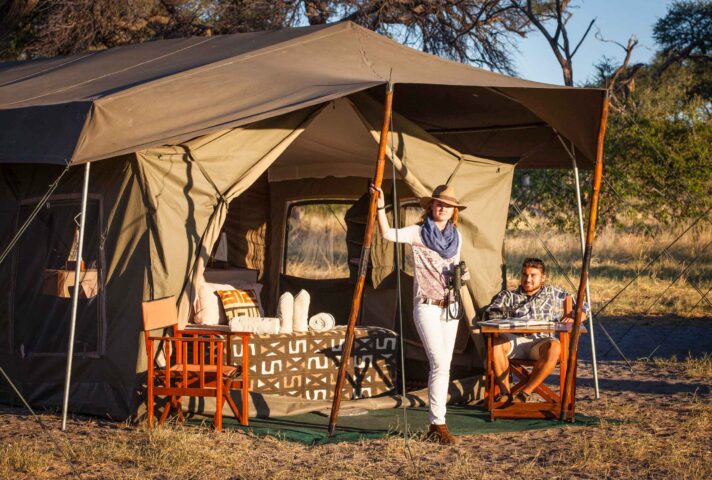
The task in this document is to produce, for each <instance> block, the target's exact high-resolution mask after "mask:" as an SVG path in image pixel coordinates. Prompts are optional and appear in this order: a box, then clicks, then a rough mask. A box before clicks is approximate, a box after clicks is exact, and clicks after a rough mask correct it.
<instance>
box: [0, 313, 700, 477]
mask: <svg viewBox="0 0 712 480" xmlns="http://www.w3.org/2000/svg"><path fill="white" fill-rule="evenodd" d="M627 326H628V324H626V323H625V322H622V323H621V322H612V323H611V329H612V330H613V333H615V334H622V333H623V332H625V331H626V329H627ZM631 332H633V333H630V332H629V333H628V334H626V336H625V338H626V339H627V340H625V341H626V342H628V346H627V349H626V350H625V351H626V354H627V356H628V357H629V358H630V359H631V361H632V364H631V365H632V368H631V367H629V366H628V365H627V363H626V362H625V361H623V360H616V359H613V358H614V357H613V356H612V355H608V356H604V358H603V360H602V361H601V362H600V365H599V375H600V379H601V388H602V397H601V399H599V400H595V399H594V394H593V387H592V385H593V381H592V369H591V363H590V362H589V361H588V357H589V354H588V353H586V352H585V351H584V350H585V349H584V348H583V344H582V361H581V364H580V370H579V372H580V374H579V379H580V380H579V387H578V395H577V398H578V404H577V410H578V411H579V412H581V413H584V414H589V415H598V416H600V417H602V418H603V419H604V420H603V423H602V425H600V426H597V427H575V428H561V429H559V428H556V429H550V430H541V431H533V432H526V433H511V434H498V435H469V436H462V437H459V438H460V440H461V442H460V444H459V445H457V446H453V447H442V446H439V445H434V444H431V443H427V442H424V441H423V440H422V439H421V438H419V437H418V436H414V437H412V438H410V439H409V441H408V445H407V448H406V446H405V443H404V440H403V438H401V437H397V436H392V437H388V438H384V439H381V440H370V441H362V442H359V443H341V444H335V445H325V446H316V447H308V446H303V445H299V444H294V443H289V442H286V441H280V440H276V439H273V438H257V437H254V436H252V435H249V434H245V433H242V432H234V431H232V432H223V433H220V434H218V433H215V432H212V431H211V430H210V429H208V428H195V427H192V428H183V427H180V426H171V427H168V428H161V429H158V430H156V431H153V432H149V431H147V430H146V429H145V428H144V427H143V426H141V425H139V426H132V425H127V424H124V423H117V422H111V421H106V420H101V419H96V418H86V417H76V418H72V419H71V421H70V423H69V428H68V433H61V432H60V431H59V429H58V427H59V419H58V416H57V415H55V414H53V413H43V414H42V415H41V418H42V420H43V422H44V423H45V425H46V426H47V427H48V429H49V433H44V432H43V431H42V429H41V428H40V427H39V425H38V423H37V422H36V420H35V419H33V418H32V417H31V416H30V415H28V414H27V413H26V412H25V411H23V410H20V409H10V408H7V407H0V478H8V479H9V478H12V479H49V478H72V477H78V478H84V479H93V478H97V479H99V478H101V479H103V478H116V479H132V478H136V479H138V478H141V479H145V478H151V479H173V478H175V479H178V478H180V479H187V478H196V479H198V478H235V479H241V478H246V479H247V478H249V479H253V478H254V479H262V478H265V479H266V478H270V479H280V478H288V479H290V480H295V479H302V478H304V479H307V478H309V479H311V478H329V479H337V478H338V479H341V478H378V479H389V478H453V479H470V478H473V479H476V478H483V479H489V478H507V477H511V478H531V479H544V478H547V479H549V478H596V479H598V478H651V479H657V478H661V479H662V478H693V479H708V478H712V462H711V461H710V458H712V396H711V395H710V389H711V388H712V381H711V380H710V375H712V357H710V355H709V353H707V352H710V351H712V341H711V340H710V339H712V319H707V321H706V322H705V321H700V322H698V323H697V324H695V325H683V326H678V327H676V328H675V330H674V331H672V333H670V332H668V335H667V336H666V337H664V338H665V339H666V341H665V350H664V351H663V352H664V353H665V354H666V358H664V359H660V358H657V359H651V360H648V361H644V360H635V359H637V358H643V357H645V356H647V354H648V353H649V348H648V347H650V345H651V344H654V343H655V342H656V340H655V335H657V334H658V333H659V328H656V327H650V329H649V330H648V331H646V330H645V328H643V329H638V328H636V329H634V330H632V331H631ZM678 334H679V335H678ZM651 335H652V336H653V340H652V341H651V342H647V341H643V339H644V338H648V337H650V336H651ZM612 336H613V335H612ZM636 336H639V338H638V341H637V342H636ZM636 345H637V347H636ZM653 346H655V345H653ZM597 350H599V349H598V348H597ZM659 350H660V349H659ZM688 351H691V353H692V357H691V358H687V355H688ZM589 353H590V351H589ZM672 355H676V359H673V357H672ZM68 459H71V460H68Z"/></svg>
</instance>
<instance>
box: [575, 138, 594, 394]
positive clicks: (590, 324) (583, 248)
mask: <svg viewBox="0 0 712 480" xmlns="http://www.w3.org/2000/svg"><path fill="white" fill-rule="evenodd" d="M571 147H572V151H574V150H573V145H572V146H571ZM571 161H572V162H573V169H574V180H575V182H576V207H577V211H578V220H579V234H580V236H581V260H582V261H583V256H584V255H585V254H586V234H585V232H584V229H583V208H582V207H581V182H580V180H579V171H578V166H577V165H576V157H575V156H574V155H571ZM586 301H587V302H588V330H589V333H588V334H589V336H590V339H591V362H592V365H593V389H594V392H595V398H596V400H598V399H599V398H601V391H600V390H599V387H598V362H597V361H596V340H595V338H594V335H593V309H592V308H591V284H590V283H589V281H588V279H586Z"/></svg>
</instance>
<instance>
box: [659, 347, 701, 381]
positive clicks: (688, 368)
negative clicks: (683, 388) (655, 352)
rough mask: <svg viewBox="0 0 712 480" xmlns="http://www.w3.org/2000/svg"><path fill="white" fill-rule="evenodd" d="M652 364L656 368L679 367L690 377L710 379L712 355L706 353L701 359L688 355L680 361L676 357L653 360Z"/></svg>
mask: <svg viewBox="0 0 712 480" xmlns="http://www.w3.org/2000/svg"><path fill="white" fill-rule="evenodd" d="M653 363H654V364H655V365H656V366H659V367H662V368H665V367H670V366H676V365H681V366H682V367H683V368H684V370H685V373H686V374H687V375H688V376H690V377H693V378H694V377H696V378H710V377H712V354H710V353H708V352H706V353H704V354H703V355H702V356H701V357H695V356H693V355H692V354H688V355H687V357H686V358H685V359H684V360H682V361H680V360H678V358H677V356H672V357H670V358H660V357H655V358H653Z"/></svg>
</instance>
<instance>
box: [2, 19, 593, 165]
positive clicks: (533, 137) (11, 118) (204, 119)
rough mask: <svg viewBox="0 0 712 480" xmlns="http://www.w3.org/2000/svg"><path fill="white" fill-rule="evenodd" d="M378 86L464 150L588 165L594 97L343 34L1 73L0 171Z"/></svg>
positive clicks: (121, 148)
mask: <svg viewBox="0 0 712 480" xmlns="http://www.w3.org/2000/svg"><path fill="white" fill-rule="evenodd" d="M389 78H391V79H392V81H393V82H394V83H395V84H396V93H395V96H394V110H395V111H397V112H399V113H400V114H401V115H403V116H405V117H407V118H409V119H410V120H412V121H414V122H416V123H418V124H419V125H420V126H422V127H423V128H424V129H426V130H428V131H431V132H432V133H433V135H435V136H436V137H438V138H439V139H440V140H441V141H443V142H444V143H447V144H450V145H452V146H453V147H455V148H457V149H458V150H459V151H462V152H463V153H467V154H471V155H477V156H485V157H490V158H501V159H513V161H518V162H519V165H520V166H530V167H558V166H569V165H570V160H569V157H568V155H567V154H566V152H565V151H564V150H563V147H562V146H561V144H560V142H558V140H557V139H556V137H555V134H556V132H558V133H560V134H561V135H562V136H563V137H564V138H566V139H567V140H568V141H570V142H572V143H573V144H574V145H575V147H576V150H577V153H578V154H579V159H580V164H581V165H582V166H583V167H586V166H590V165H591V164H592V163H593V160H594V158H595V152H596V136H597V134H598V125H599V121H600V117H601V106H602V99H603V96H604V90H599V89H581V88H568V87H560V86H554V85H548V84H542V83H536V82H530V81H526V80H521V79H517V78H512V77H507V76H504V75H499V74H496V73H492V72H488V71H485V70H481V69H476V68H473V67H470V66H467V65H462V64H459V63H455V62H451V61H447V60H443V59H441V58H438V57H435V56H432V55H428V54H425V53H423V52H419V51H416V50H413V49H410V48H407V47H404V46H402V45H400V44H398V43H396V42H394V41H391V40H389V39H387V38H385V37H383V36H381V35H378V34H376V33H374V32H371V31H369V30H366V29H364V28H362V27H359V26H357V25H355V24H352V23H339V24H332V25H325V26H317V27H303V28H291V29H283V30H278V31H272V32H256V33H245V34H236V35H225V36H215V37H208V38H187V39H177V40H162V41H155V42H147V43H144V44H139V45H131V46H125V47H117V48H113V49H109V50H105V51H100V52H90V53H84V54H79V55H74V56H70V57H62V58H54V59H47V60H34V61H28V62H17V63H10V64H3V65H0V124H2V125H3V129H1V130H0V152H1V153H0V162H2V163H49V164H65V163H72V164H79V163H83V162H87V161H95V160H101V159H105V158H110V157H113V156H117V155H120V154H124V153H128V152H133V151H137V150H139V149H142V148H146V147H149V146H156V145H162V144H167V143H178V142H181V141H185V140H188V139H191V138H195V137H197V136H199V135H202V134H206V133H209V132H212V131H215V130H220V129H225V128H227V127H234V126H240V125H245V124H249V123H253V122H256V121H258V120H262V119H265V118H270V117H274V116H277V115H281V114H284V113H287V112H290V111H294V110H298V109H302V108H305V107H308V106H311V105H316V104H320V103H324V102H326V101H329V100H333V99H335V98H340V97H345V96H348V95H351V94H353V93H356V92H359V91H363V90H369V89H371V90H370V92H371V93H372V95H374V96H375V97H378V96H379V95H380V94H381V92H380V90H381V89H380V88H378V89H374V87H377V86H378V85H382V84H384V83H386V82H387V81H388V79H389ZM525 127H526V128H525ZM513 128H519V131H518V130H513ZM522 132H525V133H522ZM513 140H516V141H513Z"/></svg>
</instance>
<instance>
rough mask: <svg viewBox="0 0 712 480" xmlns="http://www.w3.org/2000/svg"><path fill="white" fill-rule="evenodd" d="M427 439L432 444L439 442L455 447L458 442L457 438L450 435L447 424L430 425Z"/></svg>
mask: <svg viewBox="0 0 712 480" xmlns="http://www.w3.org/2000/svg"><path fill="white" fill-rule="evenodd" d="M425 439H426V440H429V441H431V442H438V443H439V444H441V445H455V444H456V443H457V442H458V440H457V438H455V437H454V436H453V434H452V433H450V431H449V430H448V429H447V425H445V424H443V425H435V424H434V423H433V424H432V425H430V428H429V429H428V433H427V434H426V435H425Z"/></svg>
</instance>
